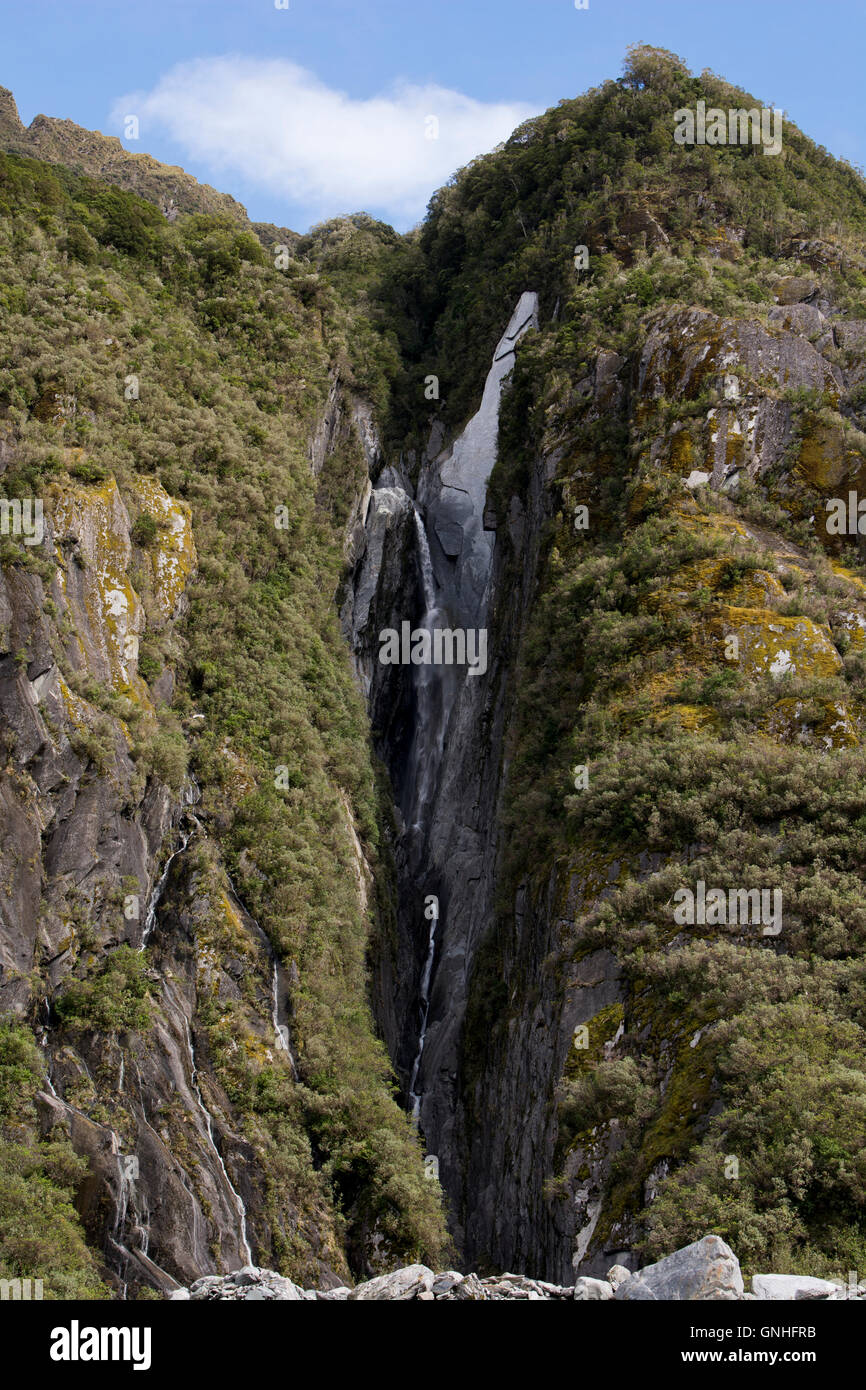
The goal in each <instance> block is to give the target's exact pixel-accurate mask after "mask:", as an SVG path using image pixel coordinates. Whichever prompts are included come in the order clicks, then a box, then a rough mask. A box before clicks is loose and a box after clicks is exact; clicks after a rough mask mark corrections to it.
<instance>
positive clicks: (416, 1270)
mask: <svg viewBox="0 0 866 1390" xmlns="http://www.w3.org/2000/svg"><path fill="white" fill-rule="evenodd" d="M435 1278H436V1276H435V1274H434V1273H433V1271H432V1269H428V1268H427V1266H426V1265H407V1266H406V1268H405V1269H396V1270H394V1273H393V1274H380V1275H379V1277H378V1278H377V1279H368V1280H367V1282H366V1283H364V1284H358V1285H356V1287H355V1288H354V1289H353V1290H352V1292H351V1293H350V1294H349V1298H350V1299H352V1300H358V1301H359V1302H371V1301H373V1300H384V1299H389V1300H392V1301H394V1302H405V1300H406V1299H409V1298H417V1297H418V1295H419V1293H421V1292H424V1291H427V1290H431V1289H432V1288H433V1281H434V1279H435Z"/></svg>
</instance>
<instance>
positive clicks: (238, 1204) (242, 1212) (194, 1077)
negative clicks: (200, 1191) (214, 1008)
mask: <svg viewBox="0 0 866 1390" xmlns="http://www.w3.org/2000/svg"><path fill="white" fill-rule="evenodd" d="M183 1022H184V1028H185V1032H186V1048H187V1054H188V1056H189V1064H190V1079H191V1081H192V1088H193V1090H194V1092H195V1096H196V1100H197V1101H198V1107H199V1110H200V1111H201V1114H202V1119H203V1120H204V1122H205V1128H206V1130H207V1137H208V1139H209V1140H210V1146H211V1148H212V1149H213V1151H214V1156H215V1158H216V1161H217V1163H218V1164H219V1166H220V1169H221V1171H222V1175H223V1177H224V1178H225V1181H226V1187H227V1188H228V1190H229V1192H230V1193H231V1194H232V1201H233V1202H234V1206H235V1210H236V1211H237V1214H238V1222H239V1226H240V1243H241V1246H242V1248H243V1251H244V1254H245V1255H246V1263H247V1264H250V1265H251V1264H252V1262H253V1252H252V1250H251V1249H250V1243H249V1241H248V1239H247V1209H246V1207H245V1206H244V1201H243V1198H242V1197H241V1194H240V1193H239V1192H238V1190H237V1188H236V1187H235V1185H234V1183H233V1182H232V1180H231V1178H230V1177H229V1175H228V1170H227V1168H226V1166H225V1163H224V1162H223V1157H222V1154H221V1153H220V1151H219V1149H218V1148H217V1146H216V1140H215V1139H214V1137H213V1116H212V1115H211V1113H210V1111H209V1110H208V1108H207V1106H206V1105H205V1103H204V1097H203V1096H202V1093H201V1088H200V1086H199V1084H198V1068H197V1067H196V1064H195V1050H194V1048H193V1045H192V1033H191V1032H190V1027H189V1023H188V1022H187V1019H186V1016H185V1015H184V1016H183Z"/></svg>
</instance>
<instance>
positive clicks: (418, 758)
mask: <svg viewBox="0 0 866 1390" xmlns="http://www.w3.org/2000/svg"><path fill="white" fill-rule="evenodd" d="M413 515H414V519H415V535H416V537H417V541H418V560H419V566H420V570H421V583H422V588H423V591H424V613H423V615H422V617H421V620H420V623H419V625H418V626H419V629H423V631H425V632H429V633H430V634H431V640H432V634H433V632H434V631H435V629H436V628H437V627H441V628H445V627H448V626H449V624H448V618H447V615H446V613H445V611H444V609H443V608H441V607H440V605H439V601H438V597H437V589H436V578H435V575H434V573H433V561H432V558H431V556H430V543H429V541H428V539H427V530H426V528H425V526H424V522H423V520H422V517H421V514H420V512H419V511H418V508H417V507H413ZM412 669H413V680H414V684H415V732H414V735H413V739H412V747H411V749H410V752H409V767H408V775H407V780H406V785H407V788H408V791H409V804H408V807H407V810H408V814H407V817H406V823H407V825H408V826H409V827H410V829H411V831H412V834H413V836H414V837H415V838H416V840H419V839H420V838H421V837H422V836H423V833H424V831H425V829H426V822H427V812H428V810H429V808H430V804H431V802H432V800H433V795H434V793H435V790H436V777H437V774H438V771H439V764H440V763H441V761H442V750H443V748H444V746H445V728H446V725H447V723H448V713H449V708H450V701H448V700H446V682H445V679H444V676H443V670H442V667H441V666H434V665H433V663H432V662H429V663H423V664H421V665H419V666H414V667H413V668H412Z"/></svg>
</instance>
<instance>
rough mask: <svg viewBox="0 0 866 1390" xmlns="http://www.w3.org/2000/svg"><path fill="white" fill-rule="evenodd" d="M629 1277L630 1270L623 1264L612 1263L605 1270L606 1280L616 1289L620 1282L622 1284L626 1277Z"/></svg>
mask: <svg viewBox="0 0 866 1390" xmlns="http://www.w3.org/2000/svg"><path fill="white" fill-rule="evenodd" d="M630 1278H631V1270H630V1269H626V1267H625V1265H612V1266H611V1268H610V1269H609V1270H608V1271H607V1282H608V1283H609V1284H610V1285H611V1287H612V1288H613V1290H614V1291H616V1290H617V1289H618V1288H619V1286H620V1284H624V1283H625V1281H626V1279H630Z"/></svg>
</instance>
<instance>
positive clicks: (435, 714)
mask: <svg viewBox="0 0 866 1390" xmlns="http://www.w3.org/2000/svg"><path fill="white" fill-rule="evenodd" d="M413 514H414V520H415V535H416V538H417V542H418V561H419V568H420V571H421V585H422V590H423V595H424V613H423V616H422V618H421V623H420V626H421V628H422V629H423V630H424V631H426V632H429V633H430V634H431V637H432V634H433V632H434V630H435V629H436V628H437V627H440V626H442V627H448V626H449V622H448V616H447V613H446V612H445V609H444V608H443V607H442V606H441V605H440V602H439V598H438V593H437V584H436V576H435V573H434V570H433V560H432V557H431V555H430V542H429V540H428V538H427V530H426V527H425V525H424V521H423V519H422V517H421V514H420V512H419V511H418V508H417V507H413ZM414 686H415V732H414V735H413V739H412V746H411V750H410V754H409V767H408V774H407V779H406V786H407V791H408V794H409V814H408V816H407V826H408V832H409V835H410V836H411V842H410V857H411V860H412V862H413V863H414V864H420V863H421V862H422V859H423V855H424V846H425V837H426V832H427V826H428V821H429V814H430V810H431V807H432V803H433V800H434V797H435V794H436V782H437V778H438V774H439V767H440V765H441V762H442V752H443V749H444V747H445V733H446V729H447V727H448V716H449V714H450V711H451V705H452V703H453V700H454V695H455V692H456V683H455V678H454V672H453V670H452V669H447V668H443V667H442V666H436V665H434V664H433V663H432V662H431V663H430V664H428V665H423V664H422V665H420V666H416V667H415V668H414ZM436 926H437V919H436V918H434V919H433V920H432V921H431V922H430V931H429V934H428V938H427V954H426V957H425V960H424V967H423V969H422V972H421V983H420V989H419V1003H420V1010H419V1028H418V1050H417V1052H416V1054H415V1060H414V1062H413V1064H412V1073H411V1078H410V1081H409V1100H410V1103H411V1107H412V1118H413V1119H414V1120H415V1121H416V1122H417V1121H418V1119H419V1117H420V1113H421V1093H420V1091H418V1090H417V1089H416V1088H417V1086H418V1078H419V1075H420V1072H421V1062H422V1060H423V1056H424V1043H425V1041H426V1038H427V1019H428V1016H429V1013H430V984H431V980H432V978H433V964H434V961H435V958H436Z"/></svg>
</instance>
